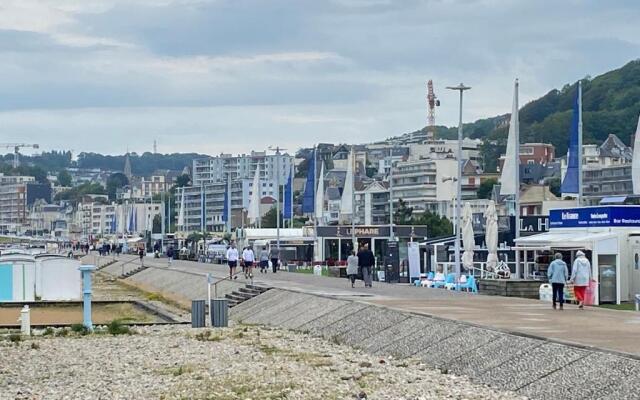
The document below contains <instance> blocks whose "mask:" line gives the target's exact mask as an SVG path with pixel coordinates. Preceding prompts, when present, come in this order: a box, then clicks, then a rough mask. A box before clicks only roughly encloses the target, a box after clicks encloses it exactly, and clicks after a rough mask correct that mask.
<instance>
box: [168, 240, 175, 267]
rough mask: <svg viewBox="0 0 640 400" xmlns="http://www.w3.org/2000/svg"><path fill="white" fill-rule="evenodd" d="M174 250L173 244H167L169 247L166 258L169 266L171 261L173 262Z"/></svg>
mask: <svg viewBox="0 0 640 400" xmlns="http://www.w3.org/2000/svg"><path fill="white" fill-rule="evenodd" d="M175 252H176V251H175V250H174V248H173V245H169V248H168V249H167V259H168V260H169V266H171V263H172V262H173V256H174V255H175Z"/></svg>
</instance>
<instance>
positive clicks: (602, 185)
mask: <svg viewBox="0 0 640 400" xmlns="http://www.w3.org/2000/svg"><path fill="white" fill-rule="evenodd" d="M632 158H633V151H632V149H631V148H630V147H628V146H627V145H625V144H624V143H623V142H622V141H621V140H620V139H619V138H618V137H617V136H616V135H609V136H608V137H607V139H606V140H605V141H604V142H603V143H602V144H601V145H600V146H598V145H594V144H588V145H584V146H583V147H582V194H583V204H585V205H597V204H600V201H601V200H602V199H603V198H605V197H610V196H627V195H631V194H633V184H632V181H631V161H632ZM561 171H562V172H561V176H562V177H563V178H564V174H565V173H566V171H567V165H566V159H563V160H562V166H561Z"/></svg>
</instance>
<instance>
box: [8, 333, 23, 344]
mask: <svg viewBox="0 0 640 400" xmlns="http://www.w3.org/2000/svg"><path fill="white" fill-rule="evenodd" d="M9 341H10V342H11V343H15V344H18V343H20V342H21V341H22V336H21V335H20V334H19V333H12V334H11V335H9Z"/></svg>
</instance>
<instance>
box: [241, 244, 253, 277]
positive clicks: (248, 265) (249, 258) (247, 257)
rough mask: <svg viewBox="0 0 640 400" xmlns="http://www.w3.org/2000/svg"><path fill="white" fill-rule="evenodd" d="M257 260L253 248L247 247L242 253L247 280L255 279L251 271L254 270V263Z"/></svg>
mask: <svg viewBox="0 0 640 400" xmlns="http://www.w3.org/2000/svg"><path fill="white" fill-rule="evenodd" d="M255 260H256V256H255V254H253V250H252V249H251V247H247V248H245V249H244V251H243V252H242V261H243V262H244V277H245V279H249V278H253V274H252V273H251V271H252V270H253V263H254V261H255Z"/></svg>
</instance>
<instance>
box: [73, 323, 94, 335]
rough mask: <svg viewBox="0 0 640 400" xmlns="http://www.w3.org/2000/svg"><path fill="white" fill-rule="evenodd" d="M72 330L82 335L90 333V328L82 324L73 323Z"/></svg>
mask: <svg viewBox="0 0 640 400" xmlns="http://www.w3.org/2000/svg"><path fill="white" fill-rule="evenodd" d="M71 331H72V332H74V333H77V334H79V335H82V336H85V335H88V334H89V333H90V331H89V329H88V328H87V327H86V326H84V325H82V324H73V325H71Z"/></svg>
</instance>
